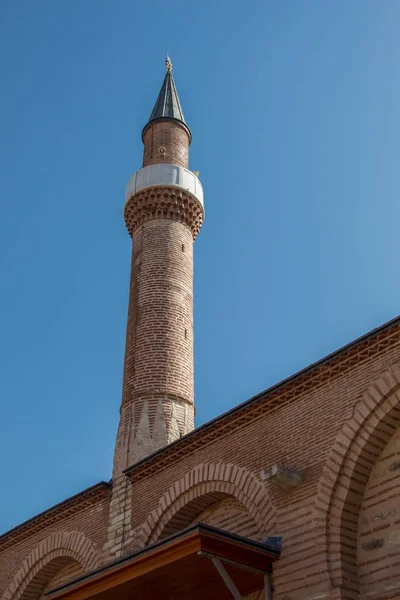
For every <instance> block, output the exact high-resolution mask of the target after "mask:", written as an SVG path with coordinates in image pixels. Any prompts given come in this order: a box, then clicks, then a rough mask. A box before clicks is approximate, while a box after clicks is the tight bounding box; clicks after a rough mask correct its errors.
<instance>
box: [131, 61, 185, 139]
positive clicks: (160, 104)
mask: <svg viewBox="0 0 400 600" xmlns="http://www.w3.org/2000/svg"><path fill="white" fill-rule="evenodd" d="M165 65H166V67H167V72H166V74H165V77H164V81H163V84H162V86H161V90H160V93H159V94H158V98H157V100H156V103H155V105H154V108H153V111H152V113H151V115H150V119H149V120H148V123H147V125H146V126H145V127H144V129H143V133H142V136H143V134H144V132H145V131H146V129H147V128H148V127H149V125H150V123H153V122H154V121H159V120H160V119H167V120H169V121H178V122H179V123H181V124H182V125H183V126H184V127H185V128H186V129H187V131H188V134H189V138H190V139H191V138H192V134H191V131H190V129H189V127H188V125H187V124H186V122H185V117H184V116H183V110H182V106H181V103H180V101H179V96H178V92H177V89H176V85H175V81H174V77H173V75H172V63H171V59H170V58H169V56H167V58H166V60H165Z"/></svg>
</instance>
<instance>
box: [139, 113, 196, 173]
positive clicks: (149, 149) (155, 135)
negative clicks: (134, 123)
mask: <svg viewBox="0 0 400 600" xmlns="http://www.w3.org/2000/svg"><path fill="white" fill-rule="evenodd" d="M143 143H144V154H143V166H144V167H147V166H149V165H154V164H157V163H171V164H174V165H178V166H179V167H185V168H187V166H188V161H189V137H188V133H187V131H186V129H185V128H184V127H182V126H181V125H179V124H178V123H175V122H171V121H160V122H158V123H153V124H152V125H151V127H149V128H148V129H147V130H146V132H145V134H144V136H143Z"/></svg>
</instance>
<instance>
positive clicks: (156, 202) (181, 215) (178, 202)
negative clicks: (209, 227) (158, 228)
mask: <svg viewBox="0 0 400 600" xmlns="http://www.w3.org/2000/svg"><path fill="white" fill-rule="evenodd" d="M124 218H125V223H126V227H127V229H128V231H129V235H130V236H132V235H133V232H134V231H135V229H137V227H139V225H141V224H142V223H144V222H145V221H150V220H152V219H171V220H172V221H178V222H180V223H183V224H184V225H186V227H188V228H189V229H190V231H191V232H192V235H193V240H194V239H195V238H196V236H197V234H198V233H199V231H200V228H201V226H202V223H203V219H204V210H203V208H202V206H201V205H200V203H199V202H198V201H197V200H196V199H195V198H194V197H193V196H191V195H190V194H187V193H185V192H183V191H181V190H179V189H176V188H173V187H154V188H151V189H146V190H143V191H142V192H138V193H137V194H135V195H134V196H131V198H130V199H129V200H128V201H127V203H126V205H125V210H124Z"/></svg>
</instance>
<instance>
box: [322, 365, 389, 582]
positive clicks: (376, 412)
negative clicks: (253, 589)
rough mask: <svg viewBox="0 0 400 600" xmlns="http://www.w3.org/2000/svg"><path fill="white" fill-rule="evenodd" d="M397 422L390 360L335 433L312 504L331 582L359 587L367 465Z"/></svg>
mask: <svg viewBox="0 0 400 600" xmlns="http://www.w3.org/2000/svg"><path fill="white" fill-rule="evenodd" d="M398 426H400V362H396V363H394V364H393V365H391V366H390V367H389V369H387V370H386V371H385V372H384V373H383V374H382V375H381V377H379V378H378V379H377V380H376V381H375V382H374V383H373V384H372V385H371V386H370V387H369V388H368V389H367V390H366V391H365V393H364V394H363V397H362V399H361V400H360V401H359V402H358V403H357V404H356V406H355V407H354V412H353V416H352V417H351V419H349V420H348V421H346V422H345V423H344V424H343V425H342V427H341V429H340V431H339V433H338V435H337V437H336V441H335V443H334V445H333V446H332V449H331V451H330V454H329V457H328V459H327V461H326V463H325V466H324V469H323V473H322V476H321V479H320V482H319V487H318V493H317V497H316V501H315V507H314V509H315V514H316V517H317V518H318V519H319V520H321V521H323V522H324V524H325V527H326V533H327V538H326V539H327V542H326V556H327V565H326V566H327V570H328V572H329V576H330V579H331V584H332V586H333V587H338V586H344V587H346V588H347V589H351V590H352V591H354V593H358V576H357V563H356V561H357V557H356V551H357V531H358V513H359V510H360V507H361V503H362V500H363V495H364V490H365V486H366V485H367V482H368V478H369V474H370V471H371V468H372V466H373V465H374V463H375V460H376V459H377V458H378V457H379V455H380V453H381V451H382V450H383V448H384V447H385V445H386V444H387V442H388V441H389V439H390V437H391V435H392V434H393V433H394V431H395V430H396V428H397V427H398ZM344 543H345V545H346V551H345V552H343V551H342V549H343V544H344Z"/></svg>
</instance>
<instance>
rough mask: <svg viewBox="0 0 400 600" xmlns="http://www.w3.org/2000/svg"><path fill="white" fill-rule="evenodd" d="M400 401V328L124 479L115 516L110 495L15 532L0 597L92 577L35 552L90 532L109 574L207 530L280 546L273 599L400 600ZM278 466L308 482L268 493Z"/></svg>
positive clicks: (34, 595)
mask: <svg viewBox="0 0 400 600" xmlns="http://www.w3.org/2000/svg"><path fill="white" fill-rule="evenodd" d="M310 382H312V385H311V383H310ZM399 389H400V325H399V323H398V322H397V323H394V324H393V325H392V326H390V327H389V328H387V329H385V330H384V331H381V332H378V333H377V334H375V335H373V336H372V337H370V338H368V339H366V340H365V341H362V342H360V343H359V344H358V345H356V346H355V347H352V348H351V349H349V350H344V351H343V352H342V353H340V354H339V355H337V356H334V357H333V358H331V359H329V360H328V361H327V362H325V363H323V364H321V365H320V366H317V367H314V368H313V369H311V370H310V371H309V372H307V373H305V374H300V375H298V376H296V377H295V378H293V379H292V380H289V381H287V382H285V383H284V384H282V385H281V386H279V387H277V388H276V389H272V390H271V391H267V392H266V393H265V394H261V395H260V397H259V398H258V399H256V400H255V401H253V402H252V403H249V404H247V405H246V406H245V408H243V409H242V408H241V407H238V408H237V409H235V410H234V411H232V413H228V414H227V415H226V416H224V417H223V418H222V419H220V420H217V421H216V422H215V423H211V424H210V425H206V426H203V427H202V428H200V429H199V430H197V431H194V432H192V433H191V434H190V435H189V436H187V437H186V438H183V439H179V440H178V441H177V442H175V443H174V444H172V445H171V446H168V447H167V448H165V449H164V450H163V451H162V452H161V453H159V454H157V455H153V456H151V457H149V458H148V459H147V460H146V461H145V462H143V463H141V464H138V465H137V466H136V467H134V468H133V469H131V470H130V471H128V474H129V479H128V478H127V477H125V476H124V475H121V474H120V475H119V478H117V479H115V480H114V484H113V485H114V493H113V495H112V500H111V504H110V500H109V495H105V496H104V497H102V498H101V499H99V501H98V502H99V504H96V502H95V501H92V502H91V504H89V505H87V506H85V505H84V504H82V505H81V508H79V506H80V505H79V504H78V505H77V506H78V508H74V510H73V511H72V512H71V513H70V514H69V513H68V503H67V504H66V506H65V507H64V510H65V516H64V517H63V515H62V511H63V507H61V508H59V509H57V511H58V512H57V511H56V513H55V516H54V517H49V518H51V519H54V521H53V520H52V521H51V523H49V525H48V526H46V524H44V525H42V527H41V529H40V528H38V527H36V526H35V520H33V521H32V522H30V524H28V525H27V526H21V528H20V529H17V530H15V531H14V532H12V536H11V538H12V539H14V540H15V545H14V546H12V545H10V543H9V539H10V536H7V535H6V536H3V543H1V542H2V540H1V538H0V596H1V595H2V594H6V596H4V600H11V597H12V598H13V600H14V595H15V594H16V596H15V598H24V600H35V599H39V598H40V594H41V593H42V590H43V588H45V587H46V585H47V586H48V585H52V584H51V582H54V581H57V577H59V580H60V581H62V580H64V578H67V577H70V576H71V577H72V575H71V573H73V572H76V571H74V570H73V569H79V568H81V569H82V570H86V569H88V568H89V569H90V568H91V567H90V566H88V564H87V563H85V560H84V558H83V557H82V556H78V555H75V558H73V556H72V554H71V548H69V547H66V544H65V543H61V544H58V545H57V547H56V548H55V550H56V551H57V556H56V555H54V557H53V556H52V555H51V554H50V553H47V555H48V556H49V557H51V561H47V562H46V564H41V563H40V562H38V561H40V560H41V559H42V558H43V557H42V556H41V555H40V556H39V555H36V554H35V552H37V550H35V549H37V548H38V547H39V546H40V544H41V542H43V541H44V540H46V539H49V536H50V537H51V536H52V535H53V534H54V533H59V534H60V537H59V538H58V539H62V536H63V535H64V534H65V535H66V536H68V535H70V534H71V532H73V531H75V532H77V533H76V535H79V534H80V533H83V534H84V536H85V538H86V539H87V540H88V542H89V546H88V547H90V544H92V545H93V547H94V548H95V552H96V560H97V564H101V563H102V562H104V561H109V560H113V558H115V557H117V556H123V555H126V554H128V553H129V552H131V551H134V550H135V549H137V548H140V547H143V546H144V545H146V544H149V543H152V542H154V541H156V540H158V539H162V538H163V537H165V536H166V535H169V534H171V533H174V532H176V531H179V530H180V529H182V528H183V527H185V526H187V525H188V524H190V523H192V522H194V521H197V520H200V519H203V520H204V521H206V522H209V523H211V524H213V525H214V526H217V527H221V528H225V529H227V530H230V531H232V532H236V533H240V534H241V535H245V536H249V537H252V538H254V539H259V540H260V539H264V538H265V537H266V536H268V535H280V536H282V555H281V558H280V560H279V561H278V562H277V563H275V565H274V572H273V585H274V600H305V599H309V598H314V599H317V598H318V599H323V598H330V599H333V600H335V599H339V598H340V599H346V600H355V599H356V598H362V599H367V598H370V599H372V600H385V599H389V598H398V597H399V593H400V592H399V590H400V575H399V569H398V564H399V562H400V560H399V550H398V548H399V546H398V540H399V533H398V532H399V530H400V526H399V516H398V510H399V506H400V486H399V483H398V478H399V474H398V473H399V472H400V467H399V463H400V455H399V450H398V447H399V442H398V440H399V436H400V393H399ZM294 390H296V391H295V392H294ZM235 415H240V419H238V418H237V417H236V416H235ZM245 417H247V419H246V418H245ZM197 437H199V438H200V440H201V442H202V444H201V445H200V446H199V445H197V443H196V444H194V443H193V441H191V440H192V439H194V440H195V439H196V438H197ZM165 456H168V461H167V462H164V458H165ZM274 463H279V464H281V465H282V466H285V467H288V468H296V469H297V470H299V471H300V473H301V474H302V482H301V483H300V484H299V485H298V486H297V487H296V488H293V489H291V490H282V489H280V488H279V487H277V486H274V485H272V484H271V483H270V482H269V481H263V480H261V477H260V472H261V470H263V469H265V468H269V467H270V466H271V465H272V464H274ZM160 464H161V465H162V468H160V466H159V465H160ZM97 493H98V492H97ZM118 498H119V499H120V503H118V502H117V500H118ZM74 506H75V505H74ZM101 507H102V508H101ZM108 510H109V514H110V520H108V515H107V511H108ZM60 511H61V515H60V514H59V513H60ZM51 514H53V513H51ZM105 516H106V518H105ZM39 522H40V517H39ZM42 523H43V521H42ZM29 531H31V532H32V534H31V535H29ZM19 532H20V533H19ZM67 539H68V538H67ZM109 542H111V544H110V545H108V546H107V544H108V543H109ZM113 542H114V547H112V543H113ZM42 546H44V544H42ZM3 548H4V549H3ZM104 548H106V549H107V552H108V553H106V554H107V556H106V557H105V556H104V551H103V549H104ZM110 549H111V551H110ZM74 561H75V562H74ZM49 564H51V573H50V571H49V570H48V569H49V567H48V566H47V565H49ZM93 564H94V560H93ZM21 565H22V567H23V568H22V567H21ZM38 565H39V570H37V567H38ZM21 568H22V570H21ZM21 574H23V575H21ZM46 580H47V584H46ZM27 582H28V584H27ZM31 582H33V583H32V585H31ZM10 594H11V596H10ZM261 597H262V595H261V594H253V595H252V597H251V600H256V599H257V600H258V598H261Z"/></svg>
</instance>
